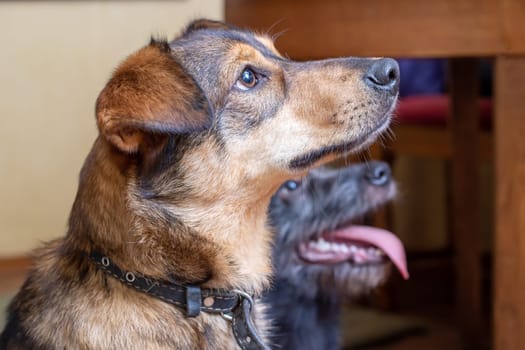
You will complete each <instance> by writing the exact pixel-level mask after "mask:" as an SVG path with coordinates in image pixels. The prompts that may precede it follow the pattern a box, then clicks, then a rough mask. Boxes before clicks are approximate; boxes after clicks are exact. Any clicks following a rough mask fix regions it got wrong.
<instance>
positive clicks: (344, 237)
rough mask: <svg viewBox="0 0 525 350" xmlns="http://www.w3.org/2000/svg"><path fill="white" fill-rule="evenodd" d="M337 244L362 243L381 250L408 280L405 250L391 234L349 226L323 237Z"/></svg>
mask: <svg viewBox="0 0 525 350" xmlns="http://www.w3.org/2000/svg"><path fill="white" fill-rule="evenodd" d="M323 236H324V237H325V239H327V240H330V241H337V242H355V241H357V242H362V243H367V244H370V245H373V246H375V247H377V248H379V249H381V250H382V251H383V252H384V253H385V254H386V255H387V256H388V257H389V258H390V260H391V261H392V263H393V264H394V265H395V266H396V267H397V269H398V270H399V272H400V273H401V276H403V278H404V279H408V278H409V273H408V268H407V261H406V253H405V248H404V247H403V243H402V242H401V240H400V239H399V238H398V237H397V236H396V235H394V234H393V233H391V232H389V231H387V230H383V229H380V228H377V227H372V226H362V225H351V226H348V227H345V228H341V229H339V230H335V231H332V232H329V233H327V234H325V235H323Z"/></svg>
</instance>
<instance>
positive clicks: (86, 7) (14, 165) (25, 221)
mask: <svg viewBox="0 0 525 350" xmlns="http://www.w3.org/2000/svg"><path fill="white" fill-rule="evenodd" d="M223 7H224V6H223V0H179V1H1V2H0V42H1V43H2V48H1V52H2V53H1V54H0V258H4V257H11V256H17V255H23V254H26V253H27V252H28V251H29V250H30V249H32V248H34V247H36V246H38V245H39V243H40V242H41V241H45V240H49V239H51V238H54V237H58V236H61V235H63V234H64V232H65V229H66V222H67V217H68V214H69V210H70V208H71V204H72V202H73V199H74V195H75V192H76V187H77V179H78V173H79V171H80V167H81V165H82V163H83V160H84V158H85V156H86V155H87V153H88V151H89V149H90V147H91V144H92V142H93V141H94V139H95V137H96V134H97V131H96V125H95V118H94V103H95V99H96V97H97V95H98V93H99V91H100V90H101V89H102V88H103V86H104V84H105V82H106V81H107V79H108V78H109V76H110V74H111V72H112V70H113V69H114V68H115V67H116V66H117V64H118V63H119V62H120V61H121V60H123V59H124V58H125V57H126V56H127V55H129V54H130V53H132V52H133V51H135V50H137V49H138V48H140V47H141V46H143V45H145V44H146V43H148V41H149V38H150V36H151V35H152V34H153V35H160V36H164V37H167V38H173V36H174V35H175V34H177V33H178V32H179V31H180V30H181V29H182V27H183V26H184V25H185V24H186V23H187V22H188V21H189V20H191V19H194V18H198V17H208V18H213V19H222V18H223Z"/></svg>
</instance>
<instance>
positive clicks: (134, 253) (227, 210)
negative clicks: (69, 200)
mask: <svg viewBox="0 0 525 350" xmlns="http://www.w3.org/2000/svg"><path fill="white" fill-rule="evenodd" d="M126 157H127V156H126V155H122V154H119V153H118V151H116V150H114V149H113V148H112V147H111V146H110V145H108V144H107V143H106V142H104V141H103V140H101V139H99V140H97V141H96V142H95V145H94V147H93V149H92V151H91V153H90V155H89V156H88V158H87V160H86V163H85V165H84V167H83V169H82V172H81V176H80V184H79V190H78V193H77V198H76V200H75V203H74V205H73V209H72V212H71V217H70V222H69V232H68V236H67V237H66V240H65V242H66V244H67V246H68V248H69V249H70V250H71V249H74V250H76V251H78V250H82V251H88V252H89V251H91V250H100V251H102V252H104V253H105V254H107V255H108V256H110V257H111V259H112V260H113V261H115V262H116V263H117V264H119V266H120V267H121V268H124V269H128V270H131V271H137V272H140V273H143V274H145V275H149V276H151V277H154V278H158V279H167V280H177V281H179V282H183V283H199V284H202V286H203V287H207V288H221V289H232V288H238V289H243V290H246V291H249V292H254V293H259V292H260V291H261V290H262V289H263V287H265V286H266V285H267V282H268V276H269V275H270V272H271V257H270V249H271V248H270V241H271V239H272V237H271V234H270V233H269V231H268V229H267V225H266V210H267V207H268V203H269V200H270V197H271V193H272V191H273V189H271V190H266V191H263V193H261V191H258V190H257V189H256V188H255V187H256V186H260V184H259V185H257V184H255V183H253V184H252V183H244V184H240V183H239V182H243V181H244V182H246V179H244V180H241V179H240V178H241V177H242V176H241V175H234V176H233V175H232V174H227V175H226V176H228V177H229V180H228V181H226V182H227V185H226V184H225V183H223V182H222V181H223V180H221V179H222V177H220V176H218V175H217V174H218V173H217V171H223V172H227V171H228V170H227V169H226V170H225V169H210V168H209V167H210V166H211V167H212V168H213V164H211V165H210V164H206V165H204V164H202V159H201V162H194V159H192V157H191V156H189V157H188V159H187V162H186V164H193V165H192V166H195V164H202V165H201V167H200V168H201V169H198V168H199V166H196V168H195V169H193V171H194V172H193V173H191V172H190V173H191V174H192V177H191V178H192V180H191V181H192V182H194V184H193V185H192V186H197V183H196V182H195V179H199V180H200V182H202V183H201V184H200V185H202V186H203V189H202V191H199V192H192V193H188V194H187V197H188V198H185V199H184V200H183V201H178V203H177V204H175V205H173V206H171V205H165V203H163V204H159V203H157V202H155V201H150V200H148V201H144V200H138V199H137V198H141V197H140V194H138V193H137V191H138V190H137V182H136V180H137V179H136V177H135V175H136V173H135V170H136V168H134V166H133V165H130V163H129V160H128V159H126ZM212 163H213V162H212ZM181 166H185V165H184V164H182V165H181ZM207 167H208V168H207ZM196 171H203V172H206V174H207V175H206V176H204V174H197V173H196ZM214 172H215V175H216V178H215V180H217V181H212V182H211V183H209V182H208V183H206V182H207V181H209V177H210V174H214ZM181 181H183V182H184V181H190V180H188V179H186V180H183V179H181ZM206 186H208V188H206ZM254 186H255V187H254ZM230 187H231V188H230ZM252 187H254V188H252ZM266 192H267V193H266ZM137 196H138V197H137ZM72 238H73V239H72ZM66 251H67V249H66Z"/></svg>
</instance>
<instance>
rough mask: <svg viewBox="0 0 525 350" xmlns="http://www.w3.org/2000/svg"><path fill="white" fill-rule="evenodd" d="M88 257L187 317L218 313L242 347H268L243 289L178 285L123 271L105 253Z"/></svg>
mask: <svg viewBox="0 0 525 350" xmlns="http://www.w3.org/2000/svg"><path fill="white" fill-rule="evenodd" d="M90 259H91V260H92V261H93V262H94V263H95V264H96V265H97V266H98V267H99V268H100V269H102V270H103V271H104V272H106V273H107V274H109V275H111V276H113V277H114V278H116V279H118V280H119V281H120V282H122V283H124V284H126V285H128V286H129V287H131V288H135V289H136V290H138V291H140V292H143V293H146V294H148V295H151V296H153V297H155V298H158V299H161V300H163V301H165V302H167V303H170V304H173V305H175V306H177V307H179V308H181V309H183V310H185V312H186V315H187V316H188V317H196V316H198V315H199V313H200V312H201V311H203V312H207V313H212V314H218V315H220V316H222V317H223V318H225V319H226V320H228V321H231V323H232V330H233V334H234V336H235V340H237V343H238V344H239V346H240V347H241V349H243V350H269V347H267V346H266V345H265V344H264V342H263V341H262V339H261V338H260V337H259V335H258V334H257V330H256V329H255V325H254V324H253V320H252V317H251V311H252V308H253V305H254V301H253V299H252V297H251V296H250V295H249V294H247V293H245V292H243V291H238V290H234V291H230V292H228V291H220V290H217V289H205V288H200V287H199V286H195V285H182V284H176V283H169V282H164V281H159V280H156V279H153V278H149V277H147V276H144V275H142V274H138V273H136V272H130V271H124V270H122V269H120V268H119V267H118V266H117V265H115V264H114V263H113V262H112V261H111V260H110V259H109V258H108V257H107V256H104V255H103V254H100V253H99V252H96V251H95V252H92V253H91V255H90Z"/></svg>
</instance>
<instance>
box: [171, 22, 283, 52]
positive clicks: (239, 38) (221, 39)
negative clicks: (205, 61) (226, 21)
mask: <svg viewBox="0 0 525 350" xmlns="http://www.w3.org/2000/svg"><path fill="white" fill-rule="evenodd" d="M239 44H241V45H242V44H244V46H245V47H250V48H251V49H252V50H256V51H258V52H260V53H261V54H262V55H263V56H265V57H267V58H276V59H283V57H282V56H281V54H280V53H279V52H278V51H277V49H276V48H275V46H274V44H273V41H272V39H271V38H270V37H269V36H267V35H264V34H255V33H252V32H249V31H243V30H224V29H203V30H196V31H193V32H190V33H188V34H186V35H184V36H183V37H181V38H178V39H175V40H174V41H172V43H171V44H170V45H171V46H172V47H181V48H185V47H186V48H190V47H195V46H198V47H202V48H203V49H205V52H207V53H210V52H213V51H215V52H223V53H224V52H227V51H229V50H230V49H231V48H232V47H234V46H236V45H239Z"/></svg>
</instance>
